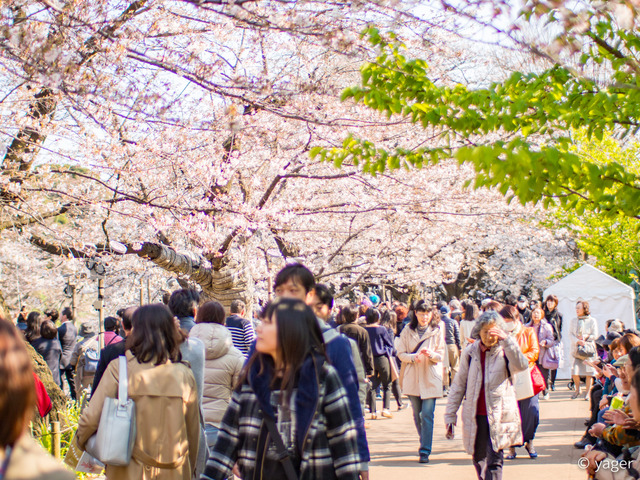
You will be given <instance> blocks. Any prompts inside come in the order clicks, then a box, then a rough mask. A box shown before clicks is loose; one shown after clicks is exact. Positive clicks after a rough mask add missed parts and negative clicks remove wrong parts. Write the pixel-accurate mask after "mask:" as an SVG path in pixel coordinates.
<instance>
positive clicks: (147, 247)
mask: <svg viewBox="0 0 640 480" xmlns="http://www.w3.org/2000/svg"><path fill="white" fill-rule="evenodd" d="M137 254H138V255H139V256H140V257H142V258H146V259H148V260H151V261H152V262H153V263H155V264H156V265H158V266H159V267H162V268H163V269H165V270H167V271H169V272H173V273H177V274H180V275H186V276H188V277H189V278H190V279H191V280H192V281H194V282H196V283H197V284H198V285H200V287H201V288H202V291H203V293H204V296H205V297H206V298H207V299H211V300H216V301H218V302H220V303H221V304H222V306H223V307H225V309H227V311H228V310H229V307H230V306H231V302H232V301H233V300H236V299H240V300H242V301H244V302H245V303H246V304H247V306H251V304H252V297H251V294H250V292H249V291H248V282H247V276H246V272H245V271H244V270H243V269H242V267H241V266H240V265H237V264H233V263H232V264H229V265H226V266H225V267H223V268H221V269H220V270H214V269H213V268H209V267H203V266H202V265H203V263H204V261H205V260H204V259H202V258H201V257H199V256H195V255H194V256H191V255H183V254H180V253H178V252H176V251H175V250H173V249H172V248H171V247H167V246H166V245H160V244H157V243H145V244H143V246H142V248H141V249H140V251H139V252H137Z"/></svg>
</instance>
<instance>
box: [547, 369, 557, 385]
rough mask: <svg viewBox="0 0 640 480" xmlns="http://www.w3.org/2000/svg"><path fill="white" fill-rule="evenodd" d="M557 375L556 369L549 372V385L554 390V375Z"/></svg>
mask: <svg viewBox="0 0 640 480" xmlns="http://www.w3.org/2000/svg"><path fill="white" fill-rule="evenodd" d="M557 374H558V369H555V370H551V375H550V377H549V379H550V380H551V385H552V386H553V387H554V388H555V386H556V375H557Z"/></svg>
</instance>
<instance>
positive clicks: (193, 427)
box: [77, 351, 200, 480]
mask: <svg viewBox="0 0 640 480" xmlns="http://www.w3.org/2000/svg"><path fill="white" fill-rule="evenodd" d="M126 356H127V370H128V372H127V373H128V378H129V397H130V398H131V399H133V401H134V402H135V408H136V440H135V443H134V448H133V456H132V459H131V463H129V465H128V466H126V467H115V466H111V465H107V469H106V474H107V478H108V479H109V480H152V479H153V480H190V479H191V477H192V474H193V470H194V468H195V464H196V459H197V455H198V443H199V439H200V412H199V408H198V394H197V389H196V381H195V379H194V377H193V373H191V370H190V369H189V367H187V366H186V365H184V364H182V363H171V362H167V363H164V364H161V365H157V366H156V365H153V363H142V364H141V363H138V361H137V360H136V359H135V357H133V355H132V354H131V352H130V351H127V352H126ZM119 369H120V364H119V362H111V363H110V364H109V366H108V367H107V370H106V371H105V373H104V376H103V377H102V380H101V381H100V384H99V385H98V389H97V390H96V391H95V393H94V394H93V396H92V397H91V401H90V402H89V405H88V406H87V408H86V409H85V411H84V412H83V414H82V416H81V417H80V421H79V422H78V432H77V436H78V445H79V446H80V448H84V445H85V444H86V442H87V440H88V439H89V437H90V436H91V435H93V434H94V433H95V432H96V430H97V429H98V424H99V422H100V415H101V413H102V406H103V404H104V399H105V398H106V397H111V398H115V397H117V395H118V373H119Z"/></svg>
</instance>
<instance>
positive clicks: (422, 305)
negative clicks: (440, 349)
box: [409, 300, 440, 330]
mask: <svg viewBox="0 0 640 480" xmlns="http://www.w3.org/2000/svg"><path fill="white" fill-rule="evenodd" d="M418 312H427V313H428V312H431V320H430V321H429V325H432V324H433V323H434V322H435V321H436V320H439V319H440V311H439V310H438V307H436V306H435V305H430V304H429V303H428V302H427V301H426V300H418V301H417V302H416V305H415V307H414V309H413V318H412V319H411V323H409V328H410V329H411V330H417V329H418V316H417V315H416V313H418Z"/></svg>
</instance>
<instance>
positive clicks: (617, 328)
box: [609, 319, 624, 333]
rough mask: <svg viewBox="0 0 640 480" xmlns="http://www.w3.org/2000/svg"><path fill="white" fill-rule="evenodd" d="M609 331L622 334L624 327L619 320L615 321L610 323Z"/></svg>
mask: <svg viewBox="0 0 640 480" xmlns="http://www.w3.org/2000/svg"><path fill="white" fill-rule="evenodd" d="M609 331H610V332H617V333H622V332H623V331H624V325H623V324H622V322H621V321H620V320H618V319H616V320H614V321H613V322H611V325H609Z"/></svg>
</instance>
